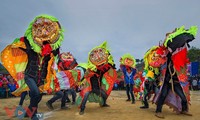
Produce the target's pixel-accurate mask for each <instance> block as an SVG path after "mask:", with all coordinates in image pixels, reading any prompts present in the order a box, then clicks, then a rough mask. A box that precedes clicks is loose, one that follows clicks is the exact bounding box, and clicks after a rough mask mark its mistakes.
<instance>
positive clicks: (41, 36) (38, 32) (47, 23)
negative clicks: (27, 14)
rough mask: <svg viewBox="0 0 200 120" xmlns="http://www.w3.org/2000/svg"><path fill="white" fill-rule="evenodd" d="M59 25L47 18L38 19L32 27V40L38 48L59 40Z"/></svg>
mask: <svg viewBox="0 0 200 120" xmlns="http://www.w3.org/2000/svg"><path fill="white" fill-rule="evenodd" d="M59 30H60V27H59V24H58V23H57V22H53V21H51V20H49V19H47V18H38V19H37V20H36V21H35V22H34V23H33V26H32V36H33V40H34V42H35V43H36V44H38V45H39V46H42V45H43V44H44V43H45V42H46V43H49V44H53V43H55V42H56V41H57V40H58V38H59Z"/></svg>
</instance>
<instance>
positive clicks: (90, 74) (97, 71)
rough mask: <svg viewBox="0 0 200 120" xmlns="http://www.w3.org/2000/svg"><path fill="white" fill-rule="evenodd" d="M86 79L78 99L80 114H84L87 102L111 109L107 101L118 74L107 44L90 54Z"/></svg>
mask: <svg viewBox="0 0 200 120" xmlns="http://www.w3.org/2000/svg"><path fill="white" fill-rule="evenodd" d="M84 78H85V80H83V86H82V90H81V92H80V96H79V97H78V98H77V104H78V105H80V112H79V114H80V115H82V114H84V110H85V105H86V102H87V100H88V101H89V102H97V103H99V104H100V106H101V107H109V105H108V104H107V103H106V101H107V98H108V96H109V95H110V93H111V91H112V88H113V85H114V82H115V80H116V78H117V73H116V70H115V64H114V61H113V57H112V55H111V54H110V51H109V50H108V48H107V42H104V43H102V44H101V45H100V46H97V47H95V48H93V49H92V50H91V51H90V52H89V57H88V65H87V70H86V73H85V76H84Z"/></svg>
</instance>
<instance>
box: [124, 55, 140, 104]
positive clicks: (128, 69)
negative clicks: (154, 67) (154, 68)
mask: <svg viewBox="0 0 200 120" xmlns="http://www.w3.org/2000/svg"><path fill="white" fill-rule="evenodd" d="M135 65H136V61H135V59H134V58H133V56H131V55H130V54H124V55H123V56H122V57H121V58H120V68H121V70H122V72H123V74H124V80H125V84H126V94H127V97H128V99H127V101H130V100H132V104H134V103H135V97H134V94H133V86H134V80H133V79H134V76H135V74H136V69H135ZM129 93H130V94H131V98H130V94H129Z"/></svg>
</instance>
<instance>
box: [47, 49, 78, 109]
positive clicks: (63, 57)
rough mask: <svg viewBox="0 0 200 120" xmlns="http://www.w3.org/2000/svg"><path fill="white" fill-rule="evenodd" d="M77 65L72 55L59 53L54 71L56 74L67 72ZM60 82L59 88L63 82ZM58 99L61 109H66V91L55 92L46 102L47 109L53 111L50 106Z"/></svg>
mask: <svg viewBox="0 0 200 120" xmlns="http://www.w3.org/2000/svg"><path fill="white" fill-rule="evenodd" d="M77 65H78V63H77V62H76V59H75V58H74V57H73V55H72V54H71V53H70V52H67V53H61V54H60V55H59V59H58V61H57V63H56V66H57V69H56V68H55V70H57V72H60V71H67V70H71V69H74V68H75V67H76V66H77ZM56 79H57V78H56ZM62 80H63V79H61V80H59V81H60V83H59V85H60V86H62V85H61V84H62V82H63V81H62ZM60 98H61V109H67V107H66V105H65V103H66V99H67V90H66V89H60V90H59V91H56V92H55V95H54V96H53V97H52V98H51V99H49V100H48V101H47V102H46V105H47V107H48V108H49V109H51V110H53V109H54V108H53V106H52V104H53V103H54V102H55V101H56V100H58V99H60Z"/></svg>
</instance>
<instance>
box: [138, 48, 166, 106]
mask: <svg viewBox="0 0 200 120" xmlns="http://www.w3.org/2000/svg"><path fill="white" fill-rule="evenodd" d="M166 53H167V51H166V48H164V47H162V46H153V47H152V48H151V49H149V50H148V51H147V52H146V54H145V55H144V65H145V66H144V74H143V75H144V77H145V81H144V82H143V86H144V90H143V100H142V102H143V104H144V106H141V107H140V108H141V109H146V108H149V104H148V100H147V99H150V96H151V94H156V93H157V92H158V90H159V87H160V86H159V83H160V81H159V76H160V71H161V66H163V65H164V64H165V63H166Z"/></svg>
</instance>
